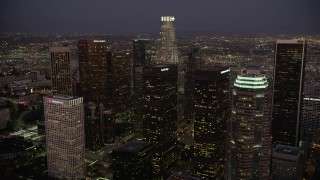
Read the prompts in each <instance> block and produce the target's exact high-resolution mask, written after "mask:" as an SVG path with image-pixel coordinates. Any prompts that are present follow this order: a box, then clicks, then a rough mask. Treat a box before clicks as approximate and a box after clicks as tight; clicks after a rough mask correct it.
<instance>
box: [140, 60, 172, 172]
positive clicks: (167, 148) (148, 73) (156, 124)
mask: <svg viewBox="0 0 320 180" xmlns="http://www.w3.org/2000/svg"><path fill="white" fill-rule="evenodd" d="M177 72H178V69H177V66H176V65H160V64H159V65H153V66H148V67H146V68H145V69H144V72H143V81H144V85H143V91H144V94H143V101H142V105H143V136H144V138H145V140H146V141H147V142H151V143H153V145H154V156H153V161H152V163H153V173H154V175H155V176H157V177H159V176H160V177H161V176H162V175H163V174H164V173H165V171H166V170H167V169H168V168H169V167H170V166H171V165H173V164H174V162H175V161H176V159H177V149H176V141H177V137H176V131H177V78H178V76H177Z"/></svg>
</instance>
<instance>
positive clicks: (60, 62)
mask: <svg viewBox="0 0 320 180" xmlns="http://www.w3.org/2000/svg"><path fill="white" fill-rule="evenodd" d="M49 52H50V64H51V81H52V93H53V94H63V95H72V84H71V69H70V47H58V46H56V47H49Z"/></svg>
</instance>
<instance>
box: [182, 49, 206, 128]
mask: <svg viewBox="0 0 320 180" xmlns="http://www.w3.org/2000/svg"><path fill="white" fill-rule="evenodd" d="M202 66H204V62H203V60H202V54H201V51H200V48H198V47H194V48H192V49H191V51H190V53H189V54H188V57H187V62H186V70H185V75H186V81H185V97H186V111H185V114H184V116H185V119H186V121H187V122H189V123H190V122H193V114H194V85H195V71H196V70H197V69H199V68H201V67H202Z"/></svg>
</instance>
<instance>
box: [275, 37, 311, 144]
mask: <svg viewBox="0 0 320 180" xmlns="http://www.w3.org/2000/svg"><path fill="white" fill-rule="evenodd" d="M305 59H306V41H305V40H278V41H277V44H276V57H275V67H274V78H273V80H274V82H273V110H272V136H273V140H272V141H273V143H274V144H284V145H290V146H298V145H299V129H300V120H301V109H302V93H303V84H304V83H303V80H304V72H305Z"/></svg>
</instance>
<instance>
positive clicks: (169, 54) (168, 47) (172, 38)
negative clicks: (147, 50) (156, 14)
mask: <svg viewBox="0 0 320 180" xmlns="http://www.w3.org/2000/svg"><path fill="white" fill-rule="evenodd" d="M174 20H175V18H174V17H173V16H161V23H162V24H161V29H160V42H159V50H158V61H157V64H178V47H177V42H176V33H175V27H174Z"/></svg>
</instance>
